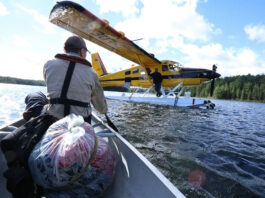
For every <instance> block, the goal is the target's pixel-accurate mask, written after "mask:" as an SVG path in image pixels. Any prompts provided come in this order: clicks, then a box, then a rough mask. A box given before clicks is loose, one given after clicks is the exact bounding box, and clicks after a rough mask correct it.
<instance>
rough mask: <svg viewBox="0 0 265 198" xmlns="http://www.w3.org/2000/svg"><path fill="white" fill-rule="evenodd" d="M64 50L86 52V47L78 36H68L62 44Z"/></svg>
mask: <svg viewBox="0 0 265 198" xmlns="http://www.w3.org/2000/svg"><path fill="white" fill-rule="evenodd" d="M64 48H66V49H74V50H81V49H85V50H87V51H88V49H87V47H86V43H85V40H84V39H82V38H81V37H80V36H70V37H69V38H68V39H67V40H66V41H65V43H64Z"/></svg>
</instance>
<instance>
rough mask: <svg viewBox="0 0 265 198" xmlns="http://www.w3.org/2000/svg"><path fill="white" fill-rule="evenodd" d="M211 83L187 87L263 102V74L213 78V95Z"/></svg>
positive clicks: (39, 83)
mask: <svg viewBox="0 0 265 198" xmlns="http://www.w3.org/2000/svg"><path fill="white" fill-rule="evenodd" d="M0 83H12V84H23V85H35V86H45V82H44V81H42V80H27V79H19V78H13V77H1V76H0ZM210 89H211V83H210V82H208V83H203V84H202V85H200V86H193V87H188V88H186V89H185V91H190V92H191V96H192V97H201V98H215V99H227V100H242V101H259V102H265V75H264V74H263V75H255V76H254V75H250V74H249V75H241V76H233V77H224V78H219V79H215V89H214V92H213V96H212V97H211V96H210Z"/></svg>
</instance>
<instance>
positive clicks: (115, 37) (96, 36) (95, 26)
mask: <svg viewBox="0 0 265 198" xmlns="http://www.w3.org/2000/svg"><path fill="white" fill-rule="evenodd" d="M50 21H51V22H52V23H54V24H55V25H58V26H60V27H62V28H64V29H66V30H68V31H70V32H72V33H74V34H77V35H79V36H81V37H82V38H85V39H87V40H89V41H92V42H94V43H96V44H98V45H99V46H101V47H104V48H106V49H108V50H110V51H112V52H114V53H116V54H119V55H120V56H122V57H124V58H127V59H128V60H131V61H133V62H135V63H137V64H139V65H142V66H144V67H145V68H154V67H157V66H159V65H160V61H159V60H157V59H156V58H155V57H154V56H152V55H151V54H149V53H147V52H146V51H145V50H144V49H142V48H141V47H139V46H138V45H136V44H135V43H134V42H133V41H131V40H129V39H128V38H126V37H125V35H124V34H123V33H121V32H118V31H116V30H115V29H114V28H112V27H111V26H109V24H108V22H107V21H105V20H101V19H99V18H98V17H96V16H95V15H93V14H92V13H91V12H89V11H88V10H86V9H85V8H83V7H82V6H80V5H79V4H77V3H74V2H70V1H61V2H57V4H56V5H55V6H54V7H53V9H52V11H51V13H50Z"/></svg>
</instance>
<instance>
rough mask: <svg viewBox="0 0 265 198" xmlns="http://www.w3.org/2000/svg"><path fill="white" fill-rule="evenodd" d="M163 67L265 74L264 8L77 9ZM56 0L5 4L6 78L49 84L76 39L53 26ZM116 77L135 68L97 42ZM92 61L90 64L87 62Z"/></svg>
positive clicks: (217, 3)
mask: <svg viewBox="0 0 265 198" xmlns="http://www.w3.org/2000/svg"><path fill="white" fill-rule="evenodd" d="M75 2H77V3H79V4H81V5H82V6H83V7H85V8H86V9H88V10H89V11H90V12H92V13H93V14H95V15H96V16H98V17H99V18H104V19H107V20H108V21H109V23H110V25H111V26H112V27H114V28H115V29H116V30H118V31H122V32H124V33H125V35H126V37H127V38H129V39H131V40H134V39H138V38H143V39H142V40H140V41H136V44H138V45H139V46H141V47H142V48H144V49H145V50H146V51H148V52H149V53H153V54H155V56H156V58H158V59H160V60H164V59H170V60H177V61H179V62H181V63H182V64H183V65H184V66H185V67H198V68H199V67H201V68H208V69H211V67H212V65H213V64H217V65H218V72H219V73H221V75H222V76H223V77H224V76H234V75H244V74H249V73H250V74H253V75H255V74H264V73H265V58H264V57H265V47H264V45H265V15H264V10H265V1H264V0H251V1H250V0H163V1H162V0H111V1H110V0H78V1H75ZM55 3H56V1H55V0H46V1H43V0H20V1H16V0H0V24H1V34H0V54H1V58H0V68H1V69H0V76H12V77H18V78H26V79H37V80H42V79H43V76H42V69H43V65H44V64H45V62H46V61H47V60H50V59H52V58H53V57H54V55H55V54H56V53H63V43H64V41H65V40H66V38H67V37H68V36H70V35H71V33H69V32H67V31H66V30H64V29H61V28H59V27H57V26H55V25H53V24H51V23H50V22H49V13H50V11H51V9H52V7H53V6H54V5H55ZM87 45H88V48H89V50H90V51H91V52H92V53H93V52H99V53H100V55H101V58H102V60H103V62H104V64H105V66H106V68H107V70H108V71H109V72H114V71H118V70H119V69H120V68H128V67H130V66H131V65H132V64H133V63H132V62H130V61H127V60H126V59H124V58H121V57H120V56H118V55H116V54H114V53H112V52H109V51H107V50H105V49H103V48H101V47H99V46H97V45H95V44H93V43H91V42H89V41H87ZM87 59H88V60H90V56H88V57H87Z"/></svg>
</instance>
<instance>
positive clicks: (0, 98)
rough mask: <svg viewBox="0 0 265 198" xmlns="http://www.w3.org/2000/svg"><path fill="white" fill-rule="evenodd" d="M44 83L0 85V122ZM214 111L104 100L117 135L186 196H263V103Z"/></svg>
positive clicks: (219, 105) (228, 104) (227, 104)
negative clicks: (132, 146)
mask: <svg viewBox="0 0 265 198" xmlns="http://www.w3.org/2000/svg"><path fill="white" fill-rule="evenodd" d="M39 90H41V91H43V92H45V88H44V87H32V86H19V85H4V84H0V125H2V124H4V123H6V122H7V121H10V120H14V119H16V118H19V117H20V115H21V112H22V111H23V109H24V106H25V105H24V98H25V96H26V94H27V93H29V92H30V91H39ZM214 102H215V104H216V108H215V109H214V110H206V109H189V108H173V107H166V106H165V107H163V106H156V105H147V104H135V103H129V102H121V101H115V100H108V105H109V109H110V110H109V111H110V113H109V116H110V117H111V119H112V121H113V122H114V123H115V124H116V125H117V127H118V128H119V131H120V133H121V134H122V136H123V137H125V138H126V139H127V140H128V141H129V142H131V143H132V144H133V145H134V146H135V147H136V148H137V149H138V150H139V151H140V152H141V153H143V154H144V156H145V157H147V158H148V159H149V160H150V161H151V162H152V163H153V164H154V165H155V166H156V167H157V168H158V169H159V170H160V171H161V172H162V173H163V174H164V175H165V176H166V177H167V178H168V179H169V180H170V181H171V182H172V183H173V184H174V185H175V186H177V187H178V189H179V190H180V191H181V192H183V193H184V194H185V195H187V197H222V198H229V197H231V198H239V197H240V198H241V197H243V198H249V197H265V134H264V133H265V121H264V116H265V113H264V112H265V104H262V103H247V102H234V101H222V100H216V101H214Z"/></svg>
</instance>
